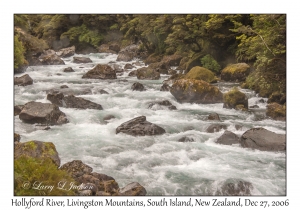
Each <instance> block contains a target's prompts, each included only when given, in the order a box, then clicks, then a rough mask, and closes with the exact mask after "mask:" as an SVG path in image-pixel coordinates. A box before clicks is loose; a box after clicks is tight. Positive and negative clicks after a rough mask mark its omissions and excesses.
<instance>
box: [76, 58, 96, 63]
mask: <svg viewBox="0 0 300 210" xmlns="http://www.w3.org/2000/svg"><path fill="white" fill-rule="evenodd" d="M73 63H93V61H92V60H91V59H90V58H87V57H73Z"/></svg>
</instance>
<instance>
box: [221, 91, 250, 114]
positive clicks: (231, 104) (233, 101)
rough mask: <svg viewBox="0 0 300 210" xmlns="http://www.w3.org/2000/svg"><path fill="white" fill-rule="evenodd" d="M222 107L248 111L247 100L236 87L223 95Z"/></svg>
mask: <svg viewBox="0 0 300 210" xmlns="http://www.w3.org/2000/svg"><path fill="white" fill-rule="evenodd" d="M223 100H224V105H223V108H227V109H237V110H247V109H248V98H247V97H246V95H245V94H244V93H242V92H241V91H239V89H238V88H237V87H234V88H232V89H231V90H230V91H228V92H227V93H224V95H223Z"/></svg>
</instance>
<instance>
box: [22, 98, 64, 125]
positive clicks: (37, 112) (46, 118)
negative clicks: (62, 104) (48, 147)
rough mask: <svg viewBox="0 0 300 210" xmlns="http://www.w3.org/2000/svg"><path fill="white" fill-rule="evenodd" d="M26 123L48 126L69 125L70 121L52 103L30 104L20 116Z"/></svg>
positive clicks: (25, 106)
mask: <svg viewBox="0 0 300 210" xmlns="http://www.w3.org/2000/svg"><path fill="white" fill-rule="evenodd" d="M19 118H20V120H22V121H23V122H25V123H40V124H47V125H61V124H64V123H68V122H69V121H68V119H67V117H66V115H65V113H63V112H62V111H60V110H59V108H58V106H57V105H55V104H50V103H41V102H34V101H31V102H28V103H26V104H25V105H24V108H23V109H22V111H21V112H20V114H19Z"/></svg>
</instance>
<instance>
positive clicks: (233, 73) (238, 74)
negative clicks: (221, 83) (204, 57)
mask: <svg viewBox="0 0 300 210" xmlns="http://www.w3.org/2000/svg"><path fill="white" fill-rule="evenodd" d="M249 73H250V66H249V65H248V64H246V63H237V64H231V65H228V66H227V67H225V68H224V69H223V70H222V72H221V79H222V80H225V81H239V82H240V81H245V79H246V77H247V76H248V75H249Z"/></svg>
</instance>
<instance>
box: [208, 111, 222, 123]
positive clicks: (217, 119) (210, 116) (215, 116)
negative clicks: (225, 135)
mask: <svg viewBox="0 0 300 210" xmlns="http://www.w3.org/2000/svg"><path fill="white" fill-rule="evenodd" d="M207 119H208V120H216V121H221V120H220V117H219V115H218V114H217V113H211V114H209V115H208V117H207Z"/></svg>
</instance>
